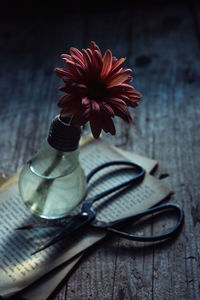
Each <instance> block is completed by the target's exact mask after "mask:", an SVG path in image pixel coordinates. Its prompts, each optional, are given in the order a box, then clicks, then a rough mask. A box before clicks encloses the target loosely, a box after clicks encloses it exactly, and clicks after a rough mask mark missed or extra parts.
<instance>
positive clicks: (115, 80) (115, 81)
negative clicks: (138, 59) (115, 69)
mask: <svg viewBox="0 0 200 300" xmlns="http://www.w3.org/2000/svg"><path fill="white" fill-rule="evenodd" d="M131 73H132V70H131V69H127V70H124V71H121V72H120V73H117V74H115V75H113V76H112V77H111V78H110V79H109V80H108V82H107V83H108V84H107V87H108V88H111V87H113V86H116V85H119V84H121V83H122V82H124V81H125V80H126V79H127V78H128V77H129V76H130V74H131Z"/></svg>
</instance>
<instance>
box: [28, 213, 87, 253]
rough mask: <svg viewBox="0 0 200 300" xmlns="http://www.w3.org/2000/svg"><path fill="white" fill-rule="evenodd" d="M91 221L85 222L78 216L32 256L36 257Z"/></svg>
mask: <svg viewBox="0 0 200 300" xmlns="http://www.w3.org/2000/svg"><path fill="white" fill-rule="evenodd" d="M88 222H89V221H88V220H87V219H85V220H83V219H82V218H81V215H76V216H74V217H72V218H71V220H70V221H69V223H68V224H67V225H66V226H65V227H64V228H63V229H62V230H61V231H60V232H58V233H56V234H55V235H54V236H53V237H52V238H50V239H49V240H47V242H46V243H44V244H43V245H41V246H40V247H39V248H37V249H36V250H35V251H34V252H33V253H32V254H31V255H34V254H36V253H38V252H40V251H42V250H44V249H46V248H48V247H50V246H52V245H54V244H55V243H57V242H59V241H60V240H62V239H64V238H66V237H68V236H70V235H71V234H72V233H74V232H75V231H77V230H78V229H80V228H81V227H83V226H84V225H85V224H87V223H88Z"/></svg>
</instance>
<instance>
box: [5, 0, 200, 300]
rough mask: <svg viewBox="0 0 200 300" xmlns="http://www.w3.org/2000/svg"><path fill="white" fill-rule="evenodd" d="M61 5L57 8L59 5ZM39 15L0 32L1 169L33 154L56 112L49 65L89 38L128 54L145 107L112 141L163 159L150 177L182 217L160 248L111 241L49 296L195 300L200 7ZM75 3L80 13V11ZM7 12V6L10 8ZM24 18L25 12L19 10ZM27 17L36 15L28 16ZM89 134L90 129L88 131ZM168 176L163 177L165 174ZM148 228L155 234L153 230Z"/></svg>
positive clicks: (199, 229) (199, 264)
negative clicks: (157, 180) (178, 229)
mask: <svg viewBox="0 0 200 300" xmlns="http://www.w3.org/2000/svg"><path fill="white" fill-rule="evenodd" d="M61 3H62V2H61ZM87 4H90V6H87V8H86V6H85V5H84V2H76V3H74V5H75V6H77V7H73V6H71V7H68V8H67V5H66V6H64V7H63V8H62V5H61V6H58V7H57V8H55V11H54V7H53V6H52V4H51V7H50V9H49V10H48V9H47V10H46V9H45V5H42V4H41V6H42V8H41V11H39V8H38V13H37V6H34V5H36V4H34V3H32V5H33V6H34V7H33V11H32V10H31V8H30V7H29V6H28V4H26V7H25V9H26V11H23V12H22V11H20V9H19V7H17V6H15V7H14V9H17V12H18V13H14V12H15V11H14V10H12V11H10V12H9V11H7V16H5V15H4V16H3V17H2V18H1V26H0V35H1V40H0V43H1V45H0V51H1V55H0V65H1V71H0V72H1V77H0V149H1V156H0V172H4V173H5V174H6V176H10V175H12V174H13V173H14V172H15V171H16V170H17V169H18V168H19V167H20V166H22V164H23V163H24V162H25V161H26V160H27V159H28V158H29V157H30V156H31V155H32V154H33V153H34V152H35V151H36V150H37V149H38V147H39V145H40V143H41V141H42V140H43V139H44V137H45V136H46V134H47V131H48V128H49V124H50V121H51V120H52V118H53V117H54V116H55V115H56V114H57V113H58V112H59V110H58V108H57V105H56V103H57V101H58V99H59V98H60V96H61V94H60V92H58V90H57V88H58V86H59V85H60V81H59V79H58V78H57V77H56V76H55V75H54V73H53V69H54V67H61V66H63V65H62V61H61V60H60V58H59V56H60V54H61V53H63V52H66V51H67V52H68V50H69V48H70V47H71V46H75V47H77V48H80V49H81V48H87V47H88V45H89V42H90V41H91V40H95V41H96V42H97V44H99V46H100V47H101V48H102V50H103V51H105V50H106V48H110V49H111V50H112V52H113V54H114V55H115V56H116V57H118V58H120V57H124V56H126V57H127V64H126V66H127V67H131V68H133V71H134V75H135V76H134V82H133V84H134V86H135V87H136V89H138V90H139V91H141V92H142V94H143V101H142V102H141V104H140V106H139V107H138V108H137V109H136V110H134V111H133V110H132V112H131V113H132V115H133V122H132V124H131V125H130V126H128V125H127V124H125V123H124V122H123V121H121V120H119V119H118V120H117V119H116V127H117V134H116V136H115V137H111V136H110V135H107V136H106V135H105V136H104V138H105V140H106V141H107V142H109V143H110V144H114V145H117V146H121V147H123V148H124V149H128V150H133V151H135V152H137V153H139V154H142V155H145V156H148V157H151V158H154V159H156V160H158V162H159V168H158V170H157V172H156V173H155V176H157V177H161V178H163V179H162V180H163V182H165V183H166V184H168V185H169V186H170V187H171V188H172V189H173V191H174V194H173V195H172V197H171V201H172V202H174V203H178V204H180V205H181V206H182V207H183V208H184V211H185V224H184V228H183V230H182V232H181V234H180V236H179V237H178V238H177V239H176V240H174V241H173V242H172V243H168V244H164V245H162V246H160V247H157V246H148V247H146V246H145V245H143V244H137V243H134V244H133V242H131V241H126V240H123V239H118V238H114V237H113V238H109V240H108V239H107V240H105V241H104V242H102V243H101V245H98V246H95V247H93V248H92V249H90V251H88V253H87V255H85V256H84V258H83V259H82V260H81V262H80V263H79V264H78V265H77V266H76V268H75V269H74V270H73V272H71V274H70V276H69V277H68V278H66V279H65V281H64V283H63V285H62V286H61V287H60V288H59V289H58V290H57V291H56V292H55V293H54V295H52V299H54V300H61V299H62V300H64V299H67V300H93V299H95V300H103V299H105V300H109V299H113V300H125V299H126V300H128V299H134V300H139V299H140V300H149V299H156V300H163V299H164V300H169V299H170V300H172V299H177V300H179V299H182V300H183V299H185V300H186V299H187V300H188V299H192V300H195V299H196V300H198V299H200V279H199V277H200V272H199V269H200V244H199V240H200V201H199V200H200V199H199V194H200V193H199V183H200V172H199V167H200V165H199V163H200V155H199V151H200V150H199V149H200V134H199V130H200V104H199V103H200V24H199V20H200V10H199V5H198V3H197V1H196V2H192V1H190V2H189V1H188V2H184V1H180V2H176V1H170V2H168V1H152V2H150V1H149V2H147V3H145V2H141V1H138V2H131V1H123V3H121V4H120V3H118V2H117V3H116V4H115V5H114V4H112V5H111V4H110V3H109V2H108V3H107V6H106V1H103V2H102V3H100V4H99V7H96V8H95V5H94V4H92V2H87ZM79 6H80V7H79ZM7 8H8V7H7ZM19 12H21V16H20V13H19ZM31 12H32V13H31ZM86 130H88V129H87V128H86ZM168 175H169V176H168ZM151 230H152V231H153V230H154V228H153V226H152V228H151Z"/></svg>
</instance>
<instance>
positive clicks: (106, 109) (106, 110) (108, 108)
mask: <svg viewBox="0 0 200 300" xmlns="http://www.w3.org/2000/svg"><path fill="white" fill-rule="evenodd" d="M100 108H101V111H102V112H103V113H106V114H107V115H109V116H111V117H114V115H115V114H114V110H113V109H112V107H111V106H110V105H108V104H107V103H106V102H102V103H100Z"/></svg>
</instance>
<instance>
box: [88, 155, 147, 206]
mask: <svg viewBox="0 0 200 300" xmlns="http://www.w3.org/2000/svg"><path fill="white" fill-rule="evenodd" d="M116 165H124V166H130V167H132V169H133V170H134V171H136V172H137V174H136V175H134V176H133V177H132V178H130V179H128V180H125V181H124V182H122V183H120V184H117V185H116V186H113V187H111V188H109V189H107V190H105V191H103V192H101V193H99V194H97V195H96V196H94V197H92V198H90V199H88V200H87V201H86V202H85V204H86V206H88V204H90V207H91V205H92V203H93V202H95V201H97V200H99V199H101V198H103V197H105V196H107V195H109V194H111V193H113V192H115V191H118V190H120V189H122V188H125V187H128V186H133V185H136V184H139V183H140V182H141V181H142V180H143V178H144V175H145V170H144V169H143V168H142V167H141V166H140V165H138V164H135V163H133V162H130V161H124V160H115V161H110V162H107V163H104V164H102V165H100V166H98V167H97V168H95V169H93V170H92V171H91V172H90V173H89V174H88V176H87V182H89V181H90V179H91V178H92V177H93V176H94V175H95V174H96V173H97V172H99V171H101V170H102V169H105V168H107V167H110V166H116ZM130 169H131V168H130ZM83 208H84V204H83Z"/></svg>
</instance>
